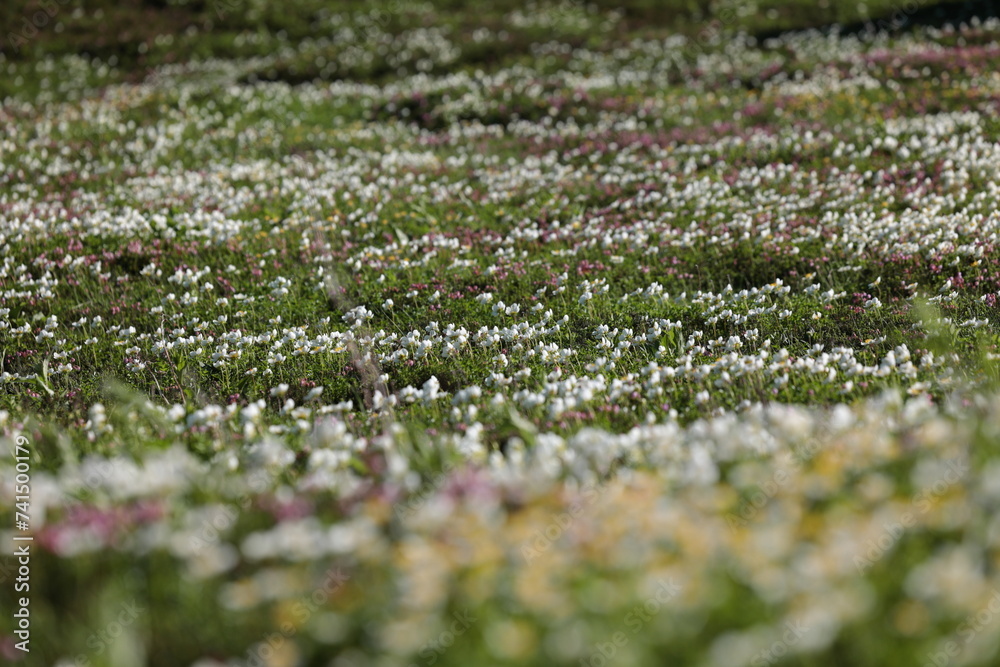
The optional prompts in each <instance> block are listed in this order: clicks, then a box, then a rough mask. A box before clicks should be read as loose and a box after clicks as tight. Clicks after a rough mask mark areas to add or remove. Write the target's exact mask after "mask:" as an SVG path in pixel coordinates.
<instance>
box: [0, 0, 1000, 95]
mask: <svg viewBox="0 0 1000 667" xmlns="http://www.w3.org/2000/svg"><path fill="white" fill-rule="evenodd" d="M543 5H544V7H546V11H545V12H540V13H543V14H544V15H545V16H546V17H551V16H552V12H551V11H550V9H549V8H551V7H552V6H553V5H556V6H557V7H558V8H559V10H560V11H558V12H556V15H557V16H560V15H561V16H562V18H563V19H565V20H563V21H560V22H558V23H556V24H553V23H552V22H551V21H550V20H544V21H534V22H532V21H531V20H530V19H531V16H532V13H533V12H539V10H540V7H539V5H538V4H537V3H536V2H521V1H518V0H495V1H491V2H478V1H475V0H431V1H413V0H387V1H382V2H369V1H368V0H343V1H340V2H328V1H324V0H282V1H281V2H277V1H274V0H4V2H2V3H0V63H2V62H4V61H7V62H23V61H31V60H37V59H39V58H43V57H45V56H61V55H69V54H77V55H84V56H87V57H90V58H98V59H100V60H101V61H102V62H105V63H107V64H109V65H111V66H113V67H116V68H117V69H118V70H119V71H120V73H121V76H122V77H123V78H131V77H133V76H136V75H141V74H142V73H143V72H145V71H147V70H148V69H150V68H153V67H156V66H159V65H163V64H167V63H179V62H188V61H191V60H198V59H204V58H211V57H216V58H248V57H253V56H261V55H272V54H274V53H275V52H278V51H280V50H281V49H283V48H287V47H288V46H290V45H298V44H301V43H302V42H303V41H310V40H317V39H319V40H321V41H322V42H323V48H325V49H328V50H332V51H336V50H337V49H343V48H349V47H350V45H351V44H350V42H351V41H352V40H351V39H350V38H349V35H350V33H349V32H346V31H345V29H350V30H353V34H354V35H355V36H356V37H357V39H358V41H370V38H371V37H373V36H377V35H379V34H385V35H387V36H392V35H399V34H401V33H404V32H406V31H412V30H419V29H421V28H423V29H429V28H433V29H435V30H442V31H444V34H446V35H447V36H448V38H449V39H450V40H451V41H452V42H454V43H455V44H456V45H457V46H458V48H459V49H460V50H461V54H460V56H459V58H458V59H457V60H456V61H455V62H454V63H452V65H453V67H454V68H455V69H456V70H459V69H462V68H463V67H471V68H476V67H486V68H489V67H491V66H502V65H505V64H509V63H510V62H511V61H512V60H516V59H517V58H518V57H523V56H527V55H529V54H530V49H531V47H532V44H537V43H538V42H539V40H548V39H554V38H557V37H558V38H559V39H560V40H561V41H565V42H567V43H570V44H573V45H576V46H587V47H589V48H600V47H601V46H608V45H610V44H613V43H615V42H616V41H620V40H624V39H632V38H636V37H643V38H655V37H663V36H666V35H669V34H677V33H681V34H686V35H687V36H689V37H691V38H695V39H697V38H699V36H701V38H702V39H706V40H708V39H713V38H714V39H718V36H719V35H725V34H728V33H735V32H739V31H742V32H746V33H748V34H750V35H754V36H757V37H759V38H765V37H768V36H771V35H775V34H777V33H780V32H783V31H788V30H802V29H810V28H821V29H829V28H830V27H831V26H833V25H839V26H841V27H842V29H843V30H845V31H859V30H865V29H868V28H876V27H881V28H887V27H888V28H891V29H892V30H907V29H910V28H912V27H913V26H914V25H936V26H942V25H944V24H946V23H953V24H958V23H960V22H962V21H967V20H969V19H970V18H971V17H973V16H978V17H981V18H985V17H987V16H995V15H997V14H998V8H1000V2H998V1H994V0H966V1H957V2H955V1H951V2H936V1H934V0H864V1H861V2H858V1H857V0H848V1H844V0H748V1H744V0H712V1H710V2H703V1H702V0H590V1H586V0H563V1H562V2H554V3H553V2H545V3H543ZM608 15H611V16H613V17H614V19H615V20H614V21H613V22H612V23H611V24H610V25H609V27H608V29H607V30H602V31H599V33H595V31H594V30H593V29H592V24H590V23H589V22H588V21H587V20H582V21H574V20H573V19H574V18H580V17H582V18H584V19H586V18H587V17H589V18H590V19H594V18H596V17H598V16H608ZM517 17H527V20H521V21H515V23H517V25H511V24H512V18H515V19H516V18H517ZM574 26H576V27H577V28H578V29H577V30H576V31H574ZM483 29H486V30H491V31H494V32H500V31H504V32H509V34H508V35H507V36H506V38H505V40H504V41H503V43H502V45H498V44H496V43H490V42H489V41H488V40H486V43H485V45H484V44H483V42H484V40H482V39H477V38H476V33H477V30H478V31H481V30H483ZM574 32H575V33H576V34H574ZM334 37H336V38H334ZM432 37H433V36H432ZM310 59H311V61H312V62H313V63H315V61H316V60H317V58H316V57H314V56H313V55H312V54H310ZM320 60H321V61H322V59H320ZM327 60H332V58H328V59H327ZM399 74H402V73H401V72H396V71H393V70H392V69H391V68H378V67H375V68H372V69H371V70H370V71H364V72H360V73H358V72H352V73H350V75H349V76H350V77H351V78H360V79H369V80H373V81H379V80H385V79H388V78H392V77H394V76H397V75H399ZM344 77H345V74H344V73H339V74H331V73H329V72H324V71H323V68H322V67H321V66H317V65H315V64H313V65H310V64H309V63H300V64H297V65H296V66H295V67H289V68H286V69H283V70H282V69H279V71H276V72H275V73H274V76H273V77H265V78H277V79H281V80H287V81H288V82H289V83H297V82H300V81H308V80H316V79H329V78H344Z"/></svg>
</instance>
